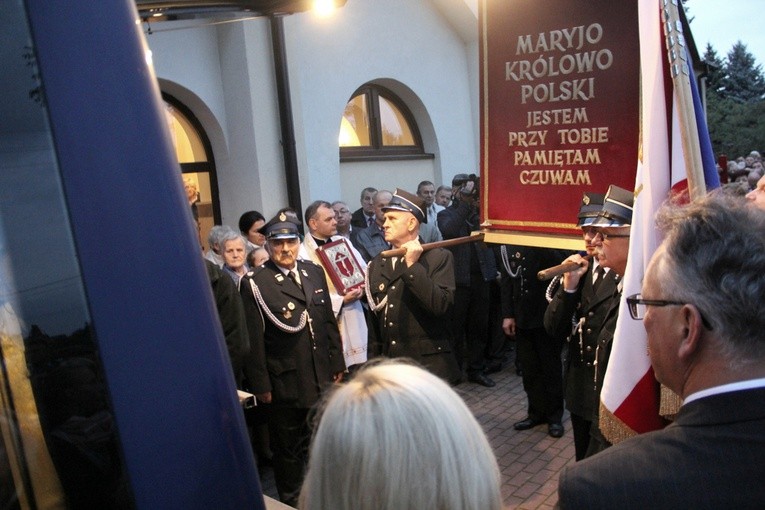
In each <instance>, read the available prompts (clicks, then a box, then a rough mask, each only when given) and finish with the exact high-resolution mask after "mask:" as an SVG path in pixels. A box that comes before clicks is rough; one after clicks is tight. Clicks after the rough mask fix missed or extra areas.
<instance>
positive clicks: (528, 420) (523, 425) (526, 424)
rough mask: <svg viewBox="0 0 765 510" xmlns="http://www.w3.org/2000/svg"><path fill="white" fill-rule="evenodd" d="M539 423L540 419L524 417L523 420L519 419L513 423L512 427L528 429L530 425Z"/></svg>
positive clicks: (533, 425)
mask: <svg viewBox="0 0 765 510" xmlns="http://www.w3.org/2000/svg"><path fill="white" fill-rule="evenodd" d="M540 423H542V421H541V420H532V419H531V418H526V419H525V420H521V421H519V422H518V423H516V424H515V425H513V428H514V429H515V430H528V429H530V428H532V427H536V426H537V425H539V424H540Z"/></svg>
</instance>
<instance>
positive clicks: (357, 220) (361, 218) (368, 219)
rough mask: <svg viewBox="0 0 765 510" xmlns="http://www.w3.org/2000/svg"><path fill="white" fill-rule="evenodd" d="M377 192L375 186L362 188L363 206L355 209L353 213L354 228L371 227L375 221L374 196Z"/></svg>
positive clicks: (360, 200)
mask: <svg viewBox="0 0 765 510" xmlns="http://www.w3.org/2000/svg"><path fill="white" fill-rule="evenodd" d="M375 193H377V190H376V189H375V188H364V189H363V190H361V197H360V198H359V202H361V207H359V208H358V209H356V210H355V211H353V214H352V215H351V225H352V226H353V228H358V229H362V228H367V227H371V226H372V224H374V222H375V203H374V196H375Z"/></svg>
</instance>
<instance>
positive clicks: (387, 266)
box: [367, 248, 460, 382]
mask: <svg viewBox="0 0 765 510" xmlns="http://www.w3.org/2000/svg"><path fill="white" fill-rule="evenodd" d="M397 259H398V260H397V262H396V266H395V268H394V267H393V263H392V259H391V258H390V257H382V255H378V256H377V257H375V258H374V259H373V260H372V262H371V263H370V264H369V267H368V269H367V271H368V274H369V287H368V290H369V293H370V295H371V297H372V300H373V302H374V303H373V304H375V305H376V304H379V303H381V302H382V300H383V299H385V298H386V297H387V303H386V304H385V306H384V307H382V308H380V309H379V310H378V311H377V312H376V313H375V314H374V320H373V323H374V327H373V328H372V329H373V331H372V332H371V333H370V355H372V354H374V355H381V356H387V357H391V358H394V357H402V356H403V357H408V358H412V359H414V360H415V361H417V362H418V363H420V364H422V365H423V366H425V367H426V368H427V369H428V370H430V371H431V372H433V373H434V374H436V375H438V376H439V377H441V378H442V379H444V380H446V381H450V382H453V381H456V380H457V379H459V377H460V372H459V368H458V367H457V361H456V359H455V357H454V354H453V353H452V351H451V347H450V344H451V342H450V340H451V332H450V328H449V326H450V324H451V321H450V320H449V311H450V309H451V307H452V305H453V304H454V291H455V285H454V266H453V259H452V254H451V252H449V251H448V250H444V249H442V248H436V249H433V250H429V251H425V252H423V253H422V255H421V256H420V259H419V261H418V262H417V263H415V264H413V265H412V267H406V263H405V262H404V261H403V258H402V257H398V258H397Z"/></svg>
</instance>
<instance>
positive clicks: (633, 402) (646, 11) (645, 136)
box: [600, 0, 716, 443]
mask: <svg viewBox="0 0 765 510" xmlns="http://www.w3.org/2000/svg"><path fill="white" fill-rule="evenodd" d="M638 22H639V25H640V61H641V91H642V93H641V126H640V133H641V148H640V152H639V158H638V159H639V160H638V164H637V174H636V177H635V203H634V209H633V213H632V229H631V237H630V245H629V259H628V262H627V270H626V271H625V274H624V278H623V289H622V300H621V303H620V306H619V319H618V321H617V324H616V331H615V333H614V339H613V345H612V350H611V357H610V360H609V363H608V368H607V370H606V375H605V381H604V384H603V390H602V392H601V397H600V398H601V404H600V428H601V431H602V432H603V435H604V436H605V437H606V439H608V440H609V441H610V442H611V443H618V442H619V441H622V440H624V439H626V438H628V437H631V436H633V435H636V434H641V433H644V432H649V431H651V430H656V429H659V428H662V427H663V426H664V425H666V423H667V421H666V420H665V419H664V418H662V416H660V412H659V407H660V400H661V392H660V388H659V384H658V382H657V381H656V379H655V378H654V374H653V369H652V368H651V364H650V360H649V358H648V352H647V340H646V333H645V329H644V328H643V323H642V321H636V320H633V319H632V318H631V317H630V314H629V310H628V309H627V303H626V300H625V298H626V297H627V296H630V295H632V294H636V293H638V292H640V290H641V286H642V282H643V275H644V274H645V269H646V267H647V266H648V262H649V261H650V259H651V256H652V255H653V253H654V251H656V248H657V247H658V246H659V244H660V243H661V236H660V233H659V232H658V231H657V229H656V227H655V223H654V216H655V213H656V211H657V210H658V208H659V207H660V206H661V204H662V203H663V202H664V201H665V200H666V199H667V198H669V196H670V193H673V194H676V193H678V192H682V191H683V190H684V189H685V188H687V180H686V178H687V176H686V166H685V165H686V163H685V162H686V161H690V159H689V158H686V157H684V154H683V147H682V142H681V133H680V122H679V119H678V111H677V108H678V106H677V100H676V98H677V94H674V93H673V84H672V80H671V78H670V75H669V65H668V59H667V51H666V46H665V37H664V33H663V27H662V10H661V2H660V1H657V0H640V2H639V4H638ZM691 81H693V80H691ZM692 88H693V87H692ZM694 92H695V91H694ZM694 103H697V102H696V101H694ZM697 104H700V103H697ZM697 108H698V107H697ZM696 118H697V122H698V123H699V125H698V128H696V129H694V130H693V131H694V133H696V134H698V133H701V136H699V144H700V147H701V152H702V159H703V160H704V165H703V166H704V167H705V170H706V171H705V172H704V173H705V175H706V174H709V173H710V171H709V169H707V168H706V167H708V166H710V164H711V176H710V177H709V178H708V179H707V180H709V179H714V178H716V172H715V170H714V159H713V156H712V155H711V147H710V145H709V135H708V132H707V131H706V123H705V122H704V121H703V117H700V116H697V117H696ZM708 184H710V185H712V186H714V185H715V183H712V182H710V183H708Z"/></svg>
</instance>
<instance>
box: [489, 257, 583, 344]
mask: <svg viewBox="0 0 765 510" xmlns="http://www.w3.org/2000/svg"><path fill="white" fill-rule="evenodd" d="M505 253H506V255H507V257H506V258H505V257H502V256H500V261H501V263H500V264H499V266H500V271H501V273H502V281H501V283H500V289H501V296H502V317H503V318H513V319H515V325H516V327H518V328H521V329H534V328H542V327H544V315H545V310H546V309H547V299H546V298H545V292H546V291H547V284H548V282H543V281H540V280H539V278H537V273H538V272H539V271H540V270H542V269H546V268H548V267H552V266H555V265H557V264H560V262H561V260H563V259H565V258H566V257H568V255H569V254H568V253H567V252H565V251H563V250H553V249H549V248H533V247H529V246H514V245H507V246H506V247H505Z"/></svg>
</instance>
